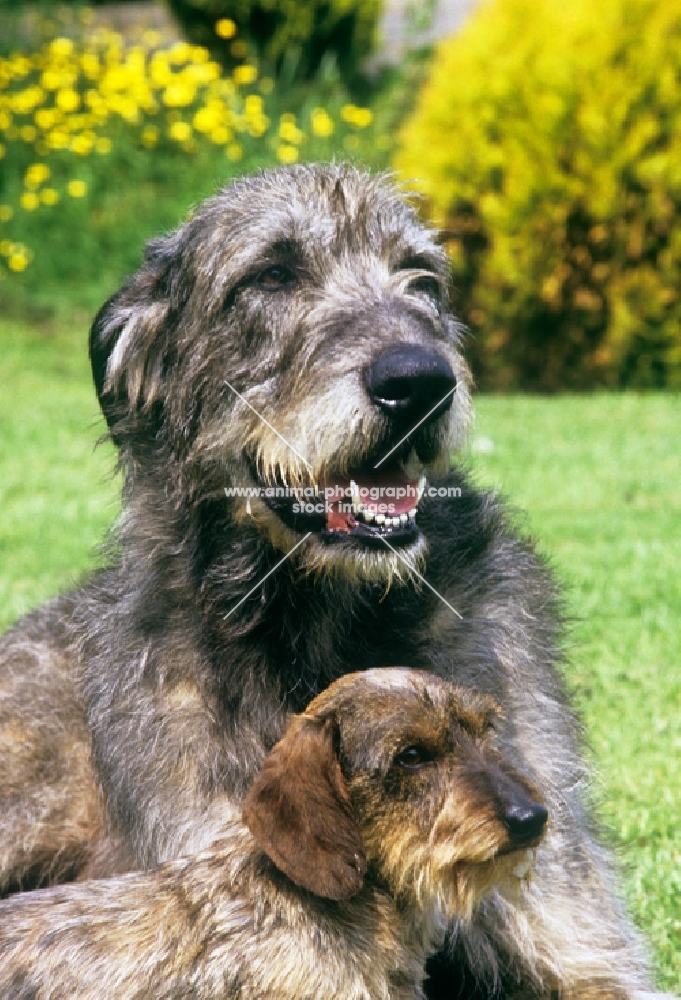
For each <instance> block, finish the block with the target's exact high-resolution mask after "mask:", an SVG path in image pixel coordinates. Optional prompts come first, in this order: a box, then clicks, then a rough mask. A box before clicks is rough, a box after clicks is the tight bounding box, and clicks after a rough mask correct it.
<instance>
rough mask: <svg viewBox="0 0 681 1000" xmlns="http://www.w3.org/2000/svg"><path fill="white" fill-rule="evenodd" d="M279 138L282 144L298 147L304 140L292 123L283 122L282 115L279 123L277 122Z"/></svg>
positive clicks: (303, 136) (301, 133)
mask: <svg viewBox="0 0 681 1000" xmlns="http://www.w3.org/2000/svg"><path fill="white" fill-rule="evenodd" d="M279 138H280V139H283V140H284V142H288V143H292V144H293V145H295V146H299V145H300V143H301V142H302V141H303V139H304V138H305V135H304V133H303V132H301V131H300V129H299V128H298V126H297V125H296V124H295V123H294V122H292V121H284V116H283V115H282V117H281V121H280V122H279Z"/></svg>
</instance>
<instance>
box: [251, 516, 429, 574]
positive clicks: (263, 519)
mask: <svg viewBox="0 0 681 1000" xmlns="http://www.w3.org/2000/svg"><path fill="white" fill-rule="evenodd" d="M236 503H237V504H238V507H237V509H236V512H235V517H236V519H237V522H238V523H240V524H242V525H244V526H246V525H247V524H248V523H249V522H250V524H251V525H253V524H254V525H255V526H256V527H257V530H258V531H259V533H260V534H261V535H262V536H263V537H264V538H266V539H267V540H268V541H269V543H270V544H271V545H272V546H273V548H275V549H277V550H278V551H280V552H282V553H284V554H285V553H291V558H292V560H293V562H294V564H295V565H296V566H298V567H299V569H300V570H301V571H302V572H303V573H305V574H313V575H314V574H323V575H324V576H326V577H328V578H329V579H330V580H331V581H332V580H333V579H334V578H336V579H338V580H341V579H343V580H347V581H356V582H358V583H359V582H361V581H367V582H376V583H381V584H384V585H385V588H386V590H388V589H389V588H390V587H391V586H402V585H405V584H410V585H412V586H416V587H417V588H419V587H420V586H421V575H422V574H423V572H424V569H425V564H426V559H427V555H428V543H427V540H426V538H425V537H424V535H423V534H422V533H421V532H420V531H419V530H418V528H417V527H415V528H414V534H413V539H411V540H410V541H409V542H408V543H406V544H405V543H404V540H403V541H402V544H399V547H398V543H397V542H396V540H395V539H392V540H391V535H390V534H389V533H386V535H385V536H384V537H381V538H378V537H377V538H376V539H373V540H372V542H371V543H370V544H369V545H367V544H366V542H365V541H364V540H363V539H360V540H359V541H358V539H357V538H356V537H354V536H352V535H350V534H349V533H348V536H347V537H343V535H342V534H341V533H339V534H338V537H337V539H336V540H334V541H329V540H328V538H324V537H323V536H322V534H321V531H319V530H317V531H315V530H312V529H308V530H307V531H296V530H294V529H293V528H290V527H288V526H287V525H286V524H285V523H284V521H283V520H282V519H281V518H280V517H279V515H278V514H276V513H275V512H274V511H273V510H272V509H270V507H269V506H268V505H267V503H266V501H265V500H262V499H260V498H254V499H246V500H243V499H239V500H238V501H236ZM322 530H323V529H322Z"/></svg>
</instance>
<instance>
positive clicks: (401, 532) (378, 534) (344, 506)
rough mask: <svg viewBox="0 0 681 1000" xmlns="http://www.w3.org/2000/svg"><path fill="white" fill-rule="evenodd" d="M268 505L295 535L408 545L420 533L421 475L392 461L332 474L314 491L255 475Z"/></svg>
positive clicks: (423, 487)
mask: <svg viewBox="0 0 681 1000" xmlns="http://www.w3.org/2000/svg"><path fill="white" fill-rule="evenodd" d="M256 478H257V481H258V482H259V484H260V486H261V490H262V492H261V495H262V498H263V499H264V501H265V503H266V504H267V506H268V507H269V508H270V510H272V511H273V512H274V513H275V514H276V515H277V516H278V517H279V518H280V520H281V521H283V522H284V524H286V525H287V526H288V527H289V528H292V529H293V530H294V531H296V532H300V533H305V532H308V531H313V532H316V533H317V534H318V535H319V537H320V539H321V540H322V541H323V542H325V543H326V544H330V543H334V542H342V541H345V540H353V541H355V540H356V541H358V542H359V543H360V544H365V545H372V544H373V545H380V546H381V548H383V547H384V546H383V542H382V539H386V541H389V542H390V544H391V545H397V546H402V545H408V544H409V543H411V542H413V541H414V540H415V539H416V538H417V537H418V534H419V528H418V525H417V523H416V518H417V515H418V505H419V501H420V500H421V497H422V496H423V491H424V489H425V485H426V479H425V476H421V477H420V478H419V479H413V478H411V477H410V476H409V475H408V474H407V472H406V471H405V469H404V468H403V466H402V463H401V462H399V461H395V462H393V463H392V464H390V465H388V464H386V466H385V468H381V469H373V468H371V467H369V468H358V469H357V470H355V471H352V472H350V473H348V474H347V475H344V476H341V475H332V476H329V477H327V478H326V479H325V480H324V481H323V482H321V483H319V484H318V485H317V486H316V487H308V488H306V489H304V490H302V489H301V490H289V489H287V488H286V487H285V485H284V484H283V483H279V482H278V483H272V482H266V481H264V480H263V479H262V478H261V477H260V476H256Z"/></svg>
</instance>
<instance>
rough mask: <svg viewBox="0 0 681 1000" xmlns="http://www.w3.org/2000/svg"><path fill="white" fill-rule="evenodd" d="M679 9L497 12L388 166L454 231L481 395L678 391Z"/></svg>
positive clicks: (583, 6) (494, 4) (514, 5)
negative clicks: (514, 390)
mask: <svg viewBox="0 0 681 1000" xmlns="http://www.w3.org/2000/svg"><path fill="white" fill-rule="evenodd" d="M680 77H681V6H679V4H678V2H677V0H599V2H598V3H594V2H593V0H571V2H570V3H565V0H542V2H541V3H536V2H535V0H491V2H488V3H486V4H484V5H483V6H481V7H480V9H479V10H478V11H477V13H476V14H475V15H474V16H473V17H472V18H471V19H470V21H469V22H468V24H467V25H466V26H465V28H464V30H463V31H462V32H461V33H460V34H459V35H457V36H456V37H454V38H451V39H449V40H447V41H446V42H445V43H444V44H442V45H441V47H440V48H439V50H438V52H437V54H436V58H435V60H434V64H433V67H432V73H431V76H430V79H429V82H428V84H427V86H426V87H425V89H424V90H423V92H422V93H421V95H420V98H419V101H418V104H417V107H416V110H415V111H414V113H413V115H412V117H411V118H410V120H408V122H407V123H406V125H405V127H404V129H403V131H402V133H401V137H400V143H399V151H398V153H397V155H396V157H395V165H396V167H397V169H398V171H399V172H400V173H401V175H402V176H403V177H404V178H408V179H414V180H415V186H416V187H417V188H418V190H420V191H421V193H422V194H423V195H424V196H425V199H426V204H427V206H428V209H429V211H430V214H431V215H432V216H433V217H434V218H435V219H436V220H437V221H438V222H439V223H440V224H441V225H442V226H443V227H445V229H446V230H447V239H448V246H449V250H450V252H451V256H452V262H453V268H454V277H455V294H456V296H457V305H458V309H459V312H460V314H461V315H462V317H463V319H464V320H465V321H466V322H467V323H468V324H469V326H470V327H472V329H473V331H474V334H475V336H474V337H472V338H471V348H472V352H473V355H474V366H475V368H476V371H477V374H478V378H479V381H480V383H481V385H482V386H483V387H500V388H505V387H523V388H536V389H548V390H551V389H556V388H561V387H569V386H574V387H583V386H590V385H613V386H618V385H635V386H662V385H677V386H678V385H680V384H681V215H680V213H679V209H680V208H681V86H680V85H679V79H680Z"/></svg>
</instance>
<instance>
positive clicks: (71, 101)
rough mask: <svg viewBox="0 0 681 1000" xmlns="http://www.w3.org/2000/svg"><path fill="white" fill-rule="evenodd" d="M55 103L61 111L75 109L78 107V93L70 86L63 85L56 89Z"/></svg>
mask: <svg viewBox="0 0 681 1000" xmlns="http://www.w3.org/2000/svg"><path fill="white" fill-rule="evenodd" d="M56 104H57V107H58V108H60V109H61V110H62V111H67V112H68V111H77V110H78V108H79V107H80V95H79V94H77V93H76V91H75V90H73V89H72V88H71V87H63V88H62V89H61V90H58V91H57V95H56Z"/></svg>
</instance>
